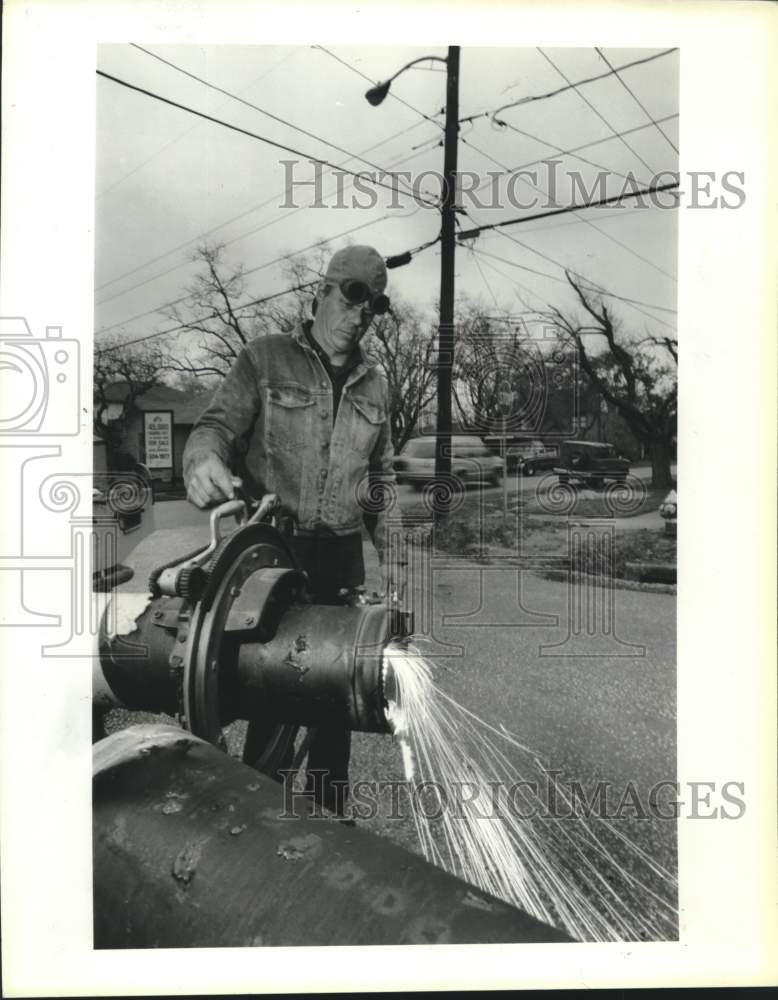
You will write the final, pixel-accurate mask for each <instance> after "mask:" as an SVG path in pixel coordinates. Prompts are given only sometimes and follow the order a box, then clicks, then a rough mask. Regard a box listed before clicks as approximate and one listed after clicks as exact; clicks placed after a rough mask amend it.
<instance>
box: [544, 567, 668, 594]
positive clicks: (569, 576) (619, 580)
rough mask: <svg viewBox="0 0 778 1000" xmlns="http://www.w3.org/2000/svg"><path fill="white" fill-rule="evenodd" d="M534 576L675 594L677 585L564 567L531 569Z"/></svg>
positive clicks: (619, 588) (652, 592)
mask: <svg viewBox="0 0 778 1000" xmlns="http://www.w3.org/2000/svg"><path fill="white" fill-rule="evenodd" d="M531 572H533V573H534V574H535V576H539V577H542V578H543V579H546V580H560V581H568V580H575V581H576V582H584V583H591V584H596V585H598V586H600V587H607V588H608V589H610V590H642V591H645V592H647V593H649V594H677V593H678V586H677V584H674V583H640V582H639V581H638V580H626V579H624V577H621V576H594V575H593V574H592V573H581V572H577V571H576V572H572V573H571V572H570V571H569V570H564V569H551V568H549V569H541V568H539V567H538V568H534V569H532V570H531Z"/></svg>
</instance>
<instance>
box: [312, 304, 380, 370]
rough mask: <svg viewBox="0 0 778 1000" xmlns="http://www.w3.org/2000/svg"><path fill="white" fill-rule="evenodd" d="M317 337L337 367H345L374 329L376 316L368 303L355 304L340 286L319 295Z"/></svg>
mask: <svg viewBox="0 0 778 1000" xmlns="http://www.w3.org/2000/svg"><path fill="white" fill-rule="evenodd" d="M317 298H318V307H317V309H316V316H315V317H314V321H313V335H314V337H315V338H316V340H317V341H318V342H319V344H320V345H321V346H322V347H323V348H324V350H325V351H326V352H327V354H328V355H329V357H330V359H331V360H332V361H333V363H334V364H342V363H343V362H344V361H346V359H347V358H348V356H349V354H351V352H352V350H353V349H354V347H355V346H356V345H357V344H358V343H359V341H360V340H361V339H362V337H363V336H364V334H365V331H366V330H367V328H368V327H369V326H370V323H371V322H372V319H373V314H372V313H371V312H370V310H369V308H368V307H367V305H366V304H365V303H358V304H353V303H351V302H349V301H348V299H346V297H345V296H344V295H343V293H342V292H341V290H340V289H339V288H338V287H337V285H330V286H328V287H327V288H326V289H323V290H321V291H320V292H319V294H318V296H317Z"/></svg>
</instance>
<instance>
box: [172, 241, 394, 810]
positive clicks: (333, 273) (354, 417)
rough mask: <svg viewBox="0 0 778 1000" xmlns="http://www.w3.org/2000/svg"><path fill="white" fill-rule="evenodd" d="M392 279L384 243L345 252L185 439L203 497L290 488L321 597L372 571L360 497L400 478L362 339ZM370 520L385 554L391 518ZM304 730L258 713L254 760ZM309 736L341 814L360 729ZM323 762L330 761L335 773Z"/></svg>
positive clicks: (193, 492)
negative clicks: (304, 317) (354, 736)
mask: <svg viewBox="0 0 778 1000" xmlns="http://www.w3.org/2000/svg"><path fill="white" fill-rule="evenodd" d="M386 280H387V278H386V267H385V264H384V261H383V259H382V257H381V256H380V254H378V252H377V251H376V250H374V249H373V248H372V247H368V246H350V247H346V248H345V249H343V250H339V251H338V252H337V253H336V254H334V255H333V257H332V259H331V260H330V263H329V266H328V268H327V272H326V274H325V276H324V280H323V281H322V282H321V284H320V285H319V287H318V289H317V291H316V296H315V299H314V302H313V320H312V321H307V322H306V323H303V324H302V325H301V326H300V327H298V328H297V329H295V330H294V331H293V332H292V334H291V335H286V334H284V335H276V336H270V337H260V338H257V339H255V340H253V341H252V342H251V343H250V344H249V345H248V346H247V347H245V348H244V349H243V351H242V352H241V354H240V356H239V357H238V358H237V360H236V361H235V364H234V365H233V368H232V370H231V371H230V373H229V374H228V375H227V377H226V378H225V380H224V382H223V383H222V385H221V386H220V388H219V390H218V391H217V392H216V394H215V396H214V398H213V401H212V402H211V404H210V406H209V407H208V408H207V410H206V411H205V412H204V413H203V415H202V416H201V417H200V419H199V420H198V422H197V424H196V425H195V427H194V429H193V431H192V433H191V435H190V437H189V440H188V441H187V444H186V448H185V450H184V459H183V465H184V478H185V481H186V484H187V495H188V497H189V499H190V500H191V501H192V502H193V503H194V504H196V505H197V506H198V507H207V506H209V505H211V504H214V503H217V502H219V501H222V500H225V499H229V498H232V497H233V496H234V495H235V489H236V487H238V486H241V485H243V484H245V487H246V490H247V492H248V493H249V494H250V495H252V496H255V497H261V496H262V495H263V494H264V493H267V492H273V493H277V494H279V496H280V497H281V500H282V502H283V504H284V507H285V509H286V510H287V511H288V512H289V514H290V518H291V523H292V534H291V537H290V538H289V543H290V547H291V549H292V551H293V552H294V555H295V557H296V558H297V560H298V562H299V564H300V566H301V568H302V569H303V570H304V571H305V572H306V574H307V576H308V579H309V583H310V588H309V589H310V592H311V596H312V598H313V600H314V601H316V602H318V603H339V602H340V601H341V600H342V595H343V592H344V591H353V589H354V588H355V587H358V586H360V585H361V584H362V583H363V582H364V577H365V567H364V562H363V558H362V532H361V528H362V524H363V518H364V515H365V505H364V502H362V503H360V499H361V498H364V497H366V496H367V495H368V489H367V488H368V480H371V482H372V485H373V486H374V488H375V483H376V481H378V482H379V483H382V484H389V486H390V488H391V485H392V484H393V483H394V472H393V466H392V458H393V448H392V438H391V433H390V422H389V405H388V390H387V384H386V380H385V379H384V377H383V376H382V375H381V374H380V373H379V371H378V370H377V368H376V366H375V364H374V363H373V362H371V361H370V360H368V359H367V358H366V357H365V355H364V354H363V353H362V351H361V349H360V347H359V343H360V341H361V339H362V337H363V336H364V335H365V333H366V331H367V329H368V327H369V326H370V323H371V322H372V320H373V317H374V316H375V315H377V314H381V313H384V312H386V311H387V309H388V308H389V299H388V298H387V296H386V295H385V294H384V290H385V288H386ZM378 488H379V489H381V488H382V487H380V486H379V487H378ZM365 520H366V518H365ZM369 527H370V528H371V529H372V530H371V534H372V537H373V541H374V543H375V545H376V548H377V550H378V554H379V560H380V562H381V563H382V565H384V551H383V549H384V545H383V534H384V533H383V517H382V516H381V515H380V514H379V515H378V516H377V517H374V518H373V523H372V525H369ZM295 732H296V730H295V729H294V727H289V726H278V725H276V724H275V722H274V720H272V719H271V718H269V717H268V718H265V719H259V720H255V721H253V722H252V723H251V725H250V726H249V734H248V737H247V741H246V748H245V750H244V760H246V762H247V763H250V764H253V765H254V766H257V767H259V768H261V769H262V770H267V771H268V772H270V773H275V772H277V771H278V770H282V769H284V768H288V767H289V766H290V765H291V759H292V751H293V748H294V736H295ZM307 739H308V740H310V745H309V747H308V766H307V767H308V776H309V780H308V787H309V789H310V790H315V791H316V797H317V798H318V799H319V800H320V801H322V802H323V804H324V805H325V806H327V808H329V809H332V810H333V811H334V812H338V813H341V812H342V811H343V805H344V803H345V794H346V782H347V779H348V761H349V754H350V743H351V734H350V733H349V732H347V731H344V730H343V729H342V728H340V729H339V728H337V727H327V726H320V727H318V728H317V730H316V731H315V732H313V733H311V732H309V734H308V737H307ZM314 771H320V772H321V771H324V772H327V773H326V776H325V778H324V781H323V783H321V784H319V785H317V784H316V783H315V782H314V781H313V780H312V772H314Z"/></svg>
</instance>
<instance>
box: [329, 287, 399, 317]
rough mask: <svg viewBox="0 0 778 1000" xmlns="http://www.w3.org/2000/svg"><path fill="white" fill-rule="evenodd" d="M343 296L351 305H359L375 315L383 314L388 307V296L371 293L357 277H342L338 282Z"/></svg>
mask: <svg viewBox="0 0 778 1000" xmlns="http://www.w3.org/2000/svg"><path fill="white" fill-rule="evenodd" d="M338 288H339V289H340V292H341V295H342V296H343V298H344V299H345V300H346V301H347V302H348V303H349V304H350V305H352V306H359V305H361V306H362V307H363V308H364V309H367V310H368V311H369V312H371V313H373V315H375V316H383V314H384V313H385V312H387V311H388V309H389V296H388V295H383V294H380V293H379V294H378V295H371V294H370V289H369V288H368V286H367V285H366V284H365V283H364V281H360V280H359V279H358V278H344V279H343V281H339V282H338Z"/></svg>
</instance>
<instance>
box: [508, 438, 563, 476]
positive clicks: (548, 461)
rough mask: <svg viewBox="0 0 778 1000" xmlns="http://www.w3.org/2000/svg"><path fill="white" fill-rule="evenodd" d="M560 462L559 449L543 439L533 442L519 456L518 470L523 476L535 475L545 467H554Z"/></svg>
mask: <svg viewBox="0 0 778 1000" xmlns="http://www.w3.org/2000/svg"><path fill="white" fill-rule="evenodd" d="M558 462H559V449H558V448H550V447H548V446H547V445H544V444H543V443H542V442H541V441H537V442H533V443H532V445H531V446H530V447H529V448H527V449H526V450H525V451H524V453H523V454H522V455H520V456H519V460H518V463H517V466H516V468H517V471H518V472H519V474H520V475H522V476H534V475H535V473H536V472H540V471H542V470H543V469H553V468H554V466H555V465H557V463H558Z"/></svg>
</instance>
